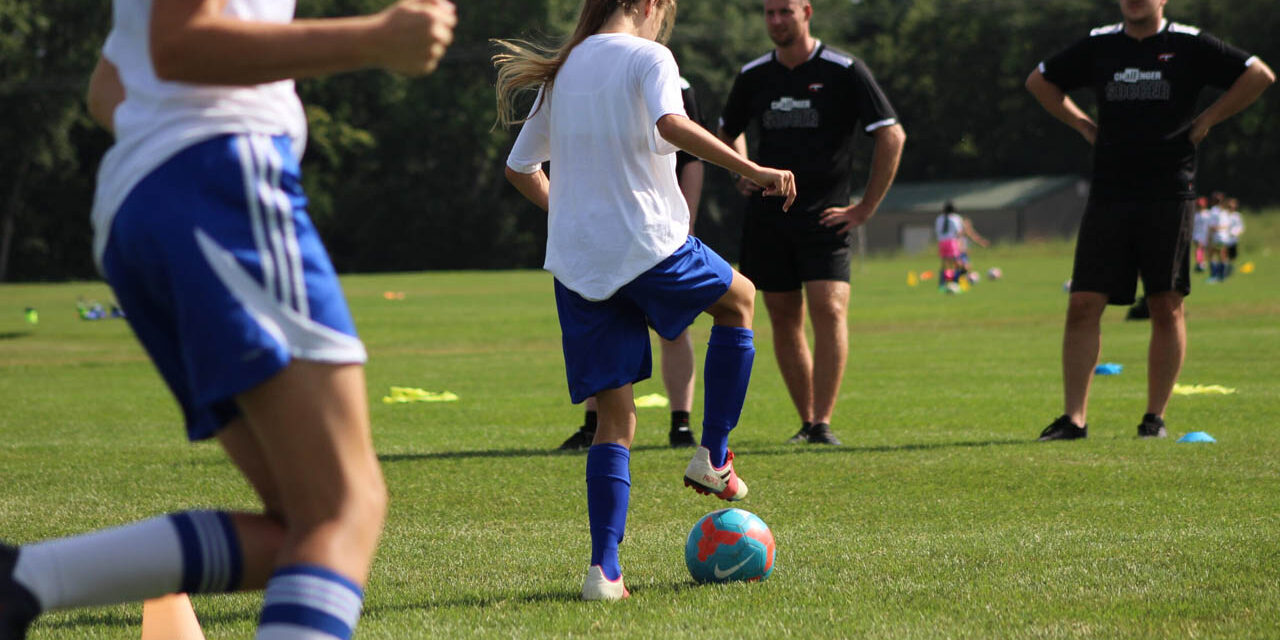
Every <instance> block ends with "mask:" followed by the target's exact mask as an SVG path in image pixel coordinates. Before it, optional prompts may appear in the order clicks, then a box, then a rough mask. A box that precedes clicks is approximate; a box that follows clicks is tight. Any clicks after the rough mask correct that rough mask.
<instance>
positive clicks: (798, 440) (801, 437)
mask: <svg viewBox="0 0 1280 640" xmlns="http://www.w3.org/2000/svg"><path fill="white" fill-rule="evenodd" d="M810 429H813V425H812V424H809V423H808V422H806V423H804V424H803V425H801V426H800V430H799V431H797V432H796V434H795V435H794V436H791V437H790V438H787V444H804V443H806V442H808V441H809V430H810Z"/></svg>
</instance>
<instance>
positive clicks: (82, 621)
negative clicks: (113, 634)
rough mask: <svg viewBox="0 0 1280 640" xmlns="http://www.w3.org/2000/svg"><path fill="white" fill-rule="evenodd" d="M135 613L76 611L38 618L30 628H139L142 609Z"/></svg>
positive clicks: (137, 609) (137, 608)
mask: <svg viewBox="0 0 1280 640" xmlns="http://www.w3.org/2000/svg"><path fill="white" fill-rule="evenodd" d="M135 609H136V611H131V612H129V613H122V612H119V611H76V612H74V613H63V614H61V615H59V616H58V617H57V618H53V619H50V618H49V617H48V616H41V617H40V618H38V619H37V620H36V622H35V624H34V625H32V628H40V627H45V628H49V629H75V628H78V627H115V628H123V627H140V626H142V607H141V606H136V607H135Z"/></svg>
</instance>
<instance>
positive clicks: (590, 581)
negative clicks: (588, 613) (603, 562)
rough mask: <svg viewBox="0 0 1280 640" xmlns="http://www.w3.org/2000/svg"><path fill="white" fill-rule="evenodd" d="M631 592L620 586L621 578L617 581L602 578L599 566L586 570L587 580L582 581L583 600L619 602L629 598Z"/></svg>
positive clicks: (622, 585) (594, 565)
mask: <svg viewBox="0 0 1280 640" xmlns="http://www.w3.org/2000/svg"><path fill="white" fill-rule="evenodd" d="M630 597H631V592H630V591H627V587H626V585H624V584H622V576H621V575H619V576H618V579H617V580H610V579H608V578H606V577H604V571H603V570H601V569H600V565H598V564H593V565H591V566H590V567H588V568H587V578H586V579H585V580H583V581H582V599H583V600H621V599H623V598H630Z"/></svg>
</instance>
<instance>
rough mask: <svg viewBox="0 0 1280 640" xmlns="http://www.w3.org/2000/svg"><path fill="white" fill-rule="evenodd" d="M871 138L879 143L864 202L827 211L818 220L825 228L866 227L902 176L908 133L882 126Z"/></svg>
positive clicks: (839, 229)
mask: <svg viewBox="0 0 1280 640" xmlns="http://www.w3.org/2000/svg"><path fill="white" fill-rule="evenodd" d="M871 137H872V139H874V140H875V148H874V149H872V151H871V173H870V174H869V175H868V176H867V188H866V189H865V190H864V191H863V193H862V199H861V200H859V201H858V202H857V203H855V204H850V205H848V206H844V207H830V208H828V209H825V210H823V212H822V215H821V216H820V217H819V219H818V221H819V222H821V223H822V224H823V225H824V226H827V227H834V228H835V229H836V231H839V232H840V233H845V232H847V231H849V230H850V229H852V228H854V227H857V226H859V225H862V224H866V222H867V220H870V219H871V216H874V215H875V214H876V209H879V208H880V203H881V202H882V201H883V200H884V197H885V196H886V195H888V194H889V187H891V186H893V179H894V178H895V177H897V175H898V165H899V164H901V163H902V149H903V147H905V146H906V144H907V130H906V129H903V128H902V125H901V124H898V123H894V124H891V125H889V126H886V127H880V128H879V129H876V130H875V131H872V132H871Z"/></svg>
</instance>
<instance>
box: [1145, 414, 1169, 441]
mask: <svg viewBox="0 0 1280 640" xmlns="http://www.w3.org/2000/svg"><path fill="white" fill-rule="evenodd" d="M1168 436H1169V434H1168V432H1166V431H1165V429H1164V419H1163V418H1160V417H1159V416H1156V415H1155V414H1152V413H1147V414H1143V416H1142V424H1139V425H1138V437H1139V438H1165V437H1168Z"/></svg>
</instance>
